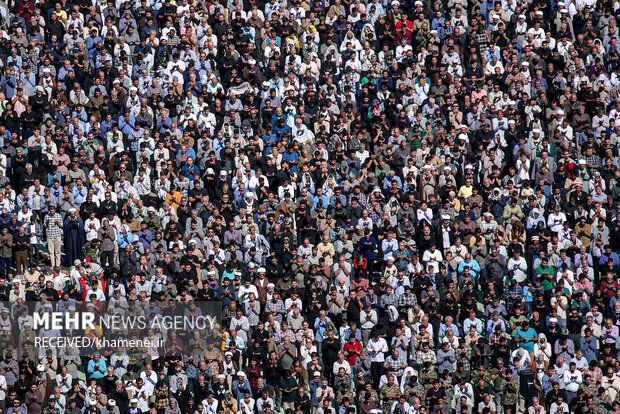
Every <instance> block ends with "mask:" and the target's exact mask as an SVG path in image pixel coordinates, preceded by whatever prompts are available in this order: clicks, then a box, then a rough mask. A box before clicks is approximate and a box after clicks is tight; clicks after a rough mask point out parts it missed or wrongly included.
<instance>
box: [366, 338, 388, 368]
mask: <svg viewBox="0 0 620 414" xmlns="http://www.w3.org/2000/svg"><path fill="white" fill-rule="evenodd" d="M387 351H388V346H387V342H385V339H383V338H379V339H378V340H377V339H375V338H371V339H370V341H368V352H369V353H370V361H371V362H385V354H384V352H387Z"/></svg>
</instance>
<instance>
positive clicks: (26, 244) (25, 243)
mask: <svg viewBox="0 0 620 414" xmlns="http://www.w3.org/2000/svg"><path fill="white" fill-rule="evenodd" d="M13 251H14V252H15V267H16V269H17V273H18V274H23V273H24V271H25V270H26V267H27V265H28V252H30V236H28V234H26V228H25V227H24V226H20V227H19V231H18V233H17V234H16V235H15V237H14V238H13Z"/></svg>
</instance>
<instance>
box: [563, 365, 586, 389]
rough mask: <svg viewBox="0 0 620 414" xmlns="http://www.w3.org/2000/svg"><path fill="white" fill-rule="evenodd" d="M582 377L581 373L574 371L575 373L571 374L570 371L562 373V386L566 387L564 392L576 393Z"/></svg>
mask: <svg viewBox="0 0 620 414" xmlns="http://www.w3.org/2000/svg"><path fill="white" fill-rule="evenodd" d="M581 381H582V377H581V371H579V370H575V372H571V371H570V369H569V370H568V371H566V372H565V373H564V385H565V387H566V391H569V392H577V390H578V389H579V384H581Z"/></svg>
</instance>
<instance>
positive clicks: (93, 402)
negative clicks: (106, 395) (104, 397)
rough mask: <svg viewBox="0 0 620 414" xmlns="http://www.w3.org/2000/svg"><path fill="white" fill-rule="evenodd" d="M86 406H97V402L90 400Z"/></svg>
mask: <svg viewBox="0 0 620 414" xmlns="http://www.w3.org/2000/svg"><path fill="white" fill-rule="evenodd" d="M88 404H90V405H97V400H95V399H92V400H90V401H89V402H88Z"/></svg>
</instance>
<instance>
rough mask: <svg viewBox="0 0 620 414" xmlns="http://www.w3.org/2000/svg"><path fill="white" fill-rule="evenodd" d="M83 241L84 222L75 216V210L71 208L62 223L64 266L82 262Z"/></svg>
mask: <svg viewBox="0 0 620 414" xmlns="http://www.w3.org/2000/svg"><path fill="white" fill-rule="evenodd" d="M85 239H86V236H85V233H84V222H83V221H82V219H81V218H80V217H79V216H78V215H77V210H76V209H75V208H72V209H70V210H69V215H68V216H67V217H66V218H65V223H64V240H65V264H66V265H71V264H72V263H73V262H74V261H75V260H84V253H83V252H82V247H83V246H84V240H85Z"/></svg>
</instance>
